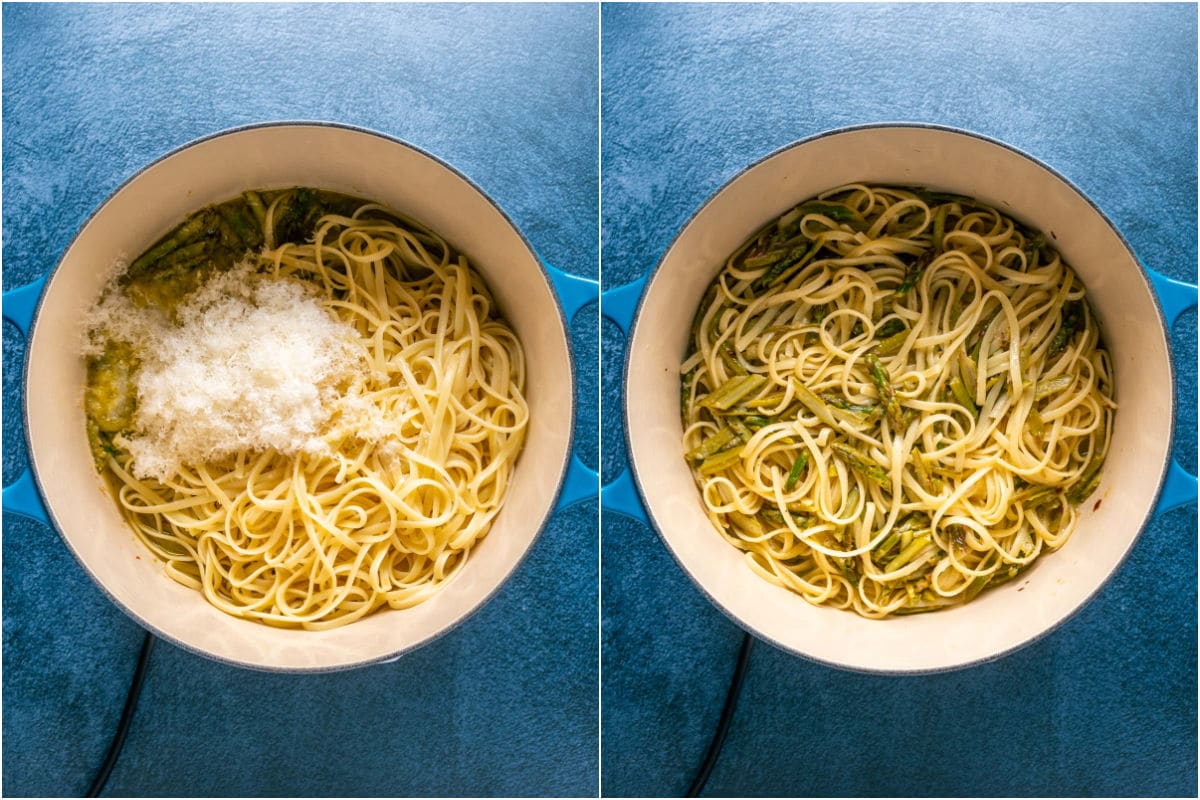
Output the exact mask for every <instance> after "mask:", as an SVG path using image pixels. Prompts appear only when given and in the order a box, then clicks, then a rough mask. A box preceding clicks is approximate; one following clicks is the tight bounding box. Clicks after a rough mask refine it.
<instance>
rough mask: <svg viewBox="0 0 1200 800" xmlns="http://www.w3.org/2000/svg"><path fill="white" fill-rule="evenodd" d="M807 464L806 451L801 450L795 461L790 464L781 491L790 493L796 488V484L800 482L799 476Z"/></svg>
mask: <svg viewBox="0 0 1200 800" xmlns="http://www.w3.org/2000/svg"><path fill="white" fill-rule="evenodd" d="M807 464H808V451H807V450H801V451H800V453H799V455H797V456H796V460H795V461H793V462H792V468H791V470H789V471H788V476H787V482H786V483H784V484H783V490H784V491H785V492H790V491H791V490H792V489H795V488H796V484H797V483H799V482H800V476H801V475H802V474H803V473H804V467H805V466H806V465H807Z"/></svg>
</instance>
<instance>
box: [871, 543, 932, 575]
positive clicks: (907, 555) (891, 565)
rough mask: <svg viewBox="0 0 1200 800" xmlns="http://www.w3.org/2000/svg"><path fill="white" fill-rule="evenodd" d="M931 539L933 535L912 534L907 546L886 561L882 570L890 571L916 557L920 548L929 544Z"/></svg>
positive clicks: (922, 548)
mask: <svg viewBox="0 0 1200 800" xmlns="http://www.w3.org/2000/svg"><path fill="white" fill-rule="evenodd" d="M932 540H933V537H932V536H930V535H929V534H924V535H922V536H914V537H913V540H912V541H911V542H909V543H908V547H905V548H904V549H903V550H901V551H900V553H899V554H898V555H897V556H896V557H895V558H893V559H892V560H891V561H889V562H888V564H887V566H886V567H884V568H883V569H884V571H885V572H892V571H894V570H898V569H900V568H901V567H903V566H904V565H905V564H907V563H908V562H910V561H912V560H913V559H914V558H916V556H917V555H918V554H920V552H921V551H922V550H924V549H925V548H926V547H928V546H929V543H930V542H931V541H932Z"/></svg>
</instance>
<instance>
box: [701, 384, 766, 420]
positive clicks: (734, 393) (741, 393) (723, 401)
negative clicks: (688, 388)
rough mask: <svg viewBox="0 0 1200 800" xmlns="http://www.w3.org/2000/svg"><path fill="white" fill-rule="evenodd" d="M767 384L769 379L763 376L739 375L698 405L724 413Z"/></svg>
mask: <svg viewBox="0 0 1200 800" xmlns="http://www.w3.org/2000/svg"><path fill="white" fill-rule="evenodd" d="M766 382H767V379H766V378H764V377H763V376H762V375H739V376H737V377H735V378H730V379H729V380H727V381H725V383H723V384H722V385H721V386H720V388H718V389H717V390H716V391H714V392H711V393H709V394H708V395H707V396H706V397H705V398H704V399H703V400H701V401H700V402H698V403H697V405H699V406H702V407H704V408H718V409H720V410H722V411H724V410H726V409H728V408H729V407H730V406H732V405H733V404H734V403H736V402H737V401H738V400H741V399H742V398H743V397H745V396H746V395H748V394H750V393H752V392H755V391H757V390H758V389H760V388H762V386H763V384H765V383H766Z"/></svg>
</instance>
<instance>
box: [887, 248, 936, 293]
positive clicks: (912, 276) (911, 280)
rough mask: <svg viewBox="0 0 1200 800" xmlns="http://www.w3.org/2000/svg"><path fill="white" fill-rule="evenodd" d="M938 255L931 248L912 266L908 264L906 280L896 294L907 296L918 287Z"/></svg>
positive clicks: (905, 272) (906, 266) (905, 274)
mask: <svg viewBox="0 0 1200 800" xmlns="http://www.w3.org/2000/svg"><path fill="white" fill-rule="evenodd" d="M936 255H937V253H935V252H934V250H933V248H932V247H931V248H929V249H928V250H926V251H925V252H923V253H921V255H920V256H918V257H917V260H916V261H913V262H912V263H911V264H906V265H905V267H904V280H903V281H902V282H901V283H900V288H898V289H897V290H896V294H907V293H908V291H909V290H910V289H912V288H913V287H914V286H916V285H917V282H918V281H919V280H921V276H922V275H924V274H925V268H926V267H928V266H929V265H930V263H932V262H933V258H934V256H936Z"/></svg>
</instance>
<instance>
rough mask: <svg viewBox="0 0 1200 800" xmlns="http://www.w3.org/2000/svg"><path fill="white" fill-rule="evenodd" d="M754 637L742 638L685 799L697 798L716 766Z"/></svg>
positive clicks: (744, 674)
mask: <svg viewBox="0 0 1200 800" xmlns="http://www.w3.org/2000/svg"><path fill="white" fill-rule="evenodd" d="M753 643H754V637H753V636H751V635H750V634H748V633H747V634H746V635H745V636H743V637H742V649H741V650H739V651H738V658H737V666H735V667H734V668H733V677H732V678H730V679H729V692H728V693H727V694H726V695H725V705H724V706H723V707H722V708H721V716H720V717H719V718H718V719H717V729H716V730H715V731H713V737H712V741H711V742H709V743H708V752H706V753H705V754H704V760H703V761H701V762H700V769H699V770H698V771H697V772H696V777H695V779H693V780H692V785H691V786H689V787H688V790H687V795H686V796H687V797H699V796H700V793H701V792H702V791H704V785H705V784H706V783H708V776H709V775H710V774H711V773H712V771H713V767H715V766H716V765H717V757H718V756H720V755H721V748H722V747H724V746H725V737H726V735H728V733H729V723H730V722H732V721H733V712H734V710H735V709H736V708H737V701H738V695H740V694H741V693H742V682H743V681H744V680H745V678H746V666H747V665H748V664H749V663H750V645H752V644H753Z"/></svg>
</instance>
